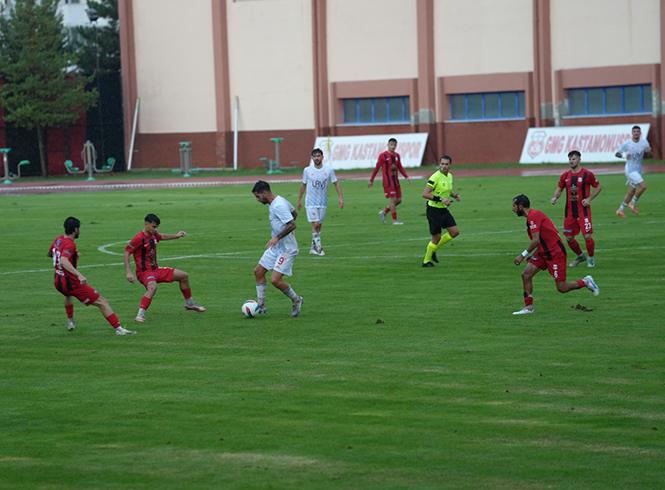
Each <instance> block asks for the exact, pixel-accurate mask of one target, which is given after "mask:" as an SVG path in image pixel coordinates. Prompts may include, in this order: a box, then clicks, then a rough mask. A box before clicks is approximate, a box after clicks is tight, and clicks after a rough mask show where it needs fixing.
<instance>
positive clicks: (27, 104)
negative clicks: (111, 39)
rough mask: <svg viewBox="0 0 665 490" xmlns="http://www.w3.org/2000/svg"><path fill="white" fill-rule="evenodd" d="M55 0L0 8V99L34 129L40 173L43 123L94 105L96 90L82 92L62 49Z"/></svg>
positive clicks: (69, 119) (10, 116)
mask: <svg viewBox="0 0 665 490" xmlns="http://www.w3.org/2000/svg"><path fill="white" fill-rule="evenodd" d="M57 7H58V0H16V2H15V4H14V7H13V8H12V9H11V12H10V13H9V16H5V15H2V14H0V74H2V75H3V77H4V84H3V85H2V87H1V88H0V104H2V105H3V106H4V108H5V110H6V115H5V121H6V122H8V123H12V124H14V125H16V126H17V127H22V128H25V129H36V131H37V140H38V144H39V160H40V164H41V169H42V175H43V176H45V177H47V176H48V165H47V159H46V129H47V128H53V127H59V126H62V125H64V124H70V123H73V122H76V120H77V119H78V118H79V117H80V115H81V114H82V113H83V112H84V111H85V109H86V108H87V107H90V106H93V105H94V104H95V102H96V99H97V92H96V91H91V92H85V90H84V86H85V82H86V79H85V78H84V77H83V76H82V75H81V74H80V73H78V72H77V71H76V61H77V59H76V56H75V54H73V53H71V52H68V51H67V50H66V39H67V36H66V32H65V29H64V27H63V24H62V16H61V15H59V14H58V12H57Z"/></svg>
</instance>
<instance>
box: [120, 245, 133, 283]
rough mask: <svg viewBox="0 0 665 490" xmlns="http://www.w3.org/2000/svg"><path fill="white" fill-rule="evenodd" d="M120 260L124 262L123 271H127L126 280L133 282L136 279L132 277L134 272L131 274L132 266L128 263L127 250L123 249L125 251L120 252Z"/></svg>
mask: <svg viewBox="0 0 665 490" xmlns="http://www.w3.org/2000/svg"><path fill="white" fill-rule="evenodd" d="M122 261H123V262H124V263H125V271H126V272H127V280H128V281H129V282H130V283H132V284H134V281H136V279H135V278H134V274H132V267H131V266H130V264H129V252H127V251H126V250H125V253H124V254H122Z"/></svg>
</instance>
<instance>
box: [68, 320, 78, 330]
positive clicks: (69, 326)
mask: <svg viewBox="0 0 665 490" xmlns="http://www.w3.org/2000/svg"><path fill="white" fill-rule="evenodd" d="M75 328H76V325H74V322H70V323H69V324H68V325H67V331H68V332H71V331H73V330H74V329H75Z"/></svg>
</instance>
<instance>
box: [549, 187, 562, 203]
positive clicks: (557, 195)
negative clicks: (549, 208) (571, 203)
mask: <svg viewBox="0 0 665 490" xmlns="http://www.w3.org/2000/svg"><path fill="white" fill-rule="evenodd" d="M562 191H563V189H560V188H558V187H557V188H556V190H555V191H554V197H552V199H550V202H551V203H552V204H556V202H557V201H558V200H559V198H560V197H561V192H562Z"/></svg>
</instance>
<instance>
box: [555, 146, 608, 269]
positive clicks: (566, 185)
mask: <svg viewBox="0 0 665 490" xmlns="http://www.w3.org/2000/svg"><path fill="white" fill-rule="evenodd" d="M581 158H582V154H581V153H580V152H579V151H577V150H573V151H571V152H570V153H568V163H569V164H570V170H568V171H567V172H564V173H563V175H561V178H560V179H559V184H558V185H557V188H556V191H554V197H553V198H552V199H551V201H550V202H551V203H552V204H556V202H557V200H558V199H559V196H561V193H562V192H563V190H564V189H566V212H565V217H564V220H563V235H564V236H565V237H566V241H567V242H568V246H569V247H570V249H571V250H572V251H573V252H575V255H577V257H576V258H575V260H573V261H572V262H571V263H570V267H577V266H578V265H579V264H580V263H581V262H584V261H585V260H586V259H587V256H586V255H584V254H583V253H582V248H581V247H580V244H579V243H577V240H576V239H575V237H576V236H577V235H578V234H579V232H580V230H582V236H583V237H584V242H585V244H586V251H587V253H588V254H589V262H587V265H588V266H589V267H595V265H596V261H595V259H594V253H595V248H596V243H595V242H594V241H593V238H592V237H591V234H592V233H593V225H592V224H591V201H593V200H594V199H595V198H596V196H597V195H598V194H600V191H601V190H602V189H603V187H602V186H601V185H600V182H598V180H597V179H596V176H595V175H594V174H593V172H591V171H590V170H587V169H585V168H582V167H581V166H580V160H581ZM591 187H593V188H594V191H593V192H592V193H591V194H589V191H591Z"/></svg>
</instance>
